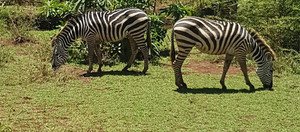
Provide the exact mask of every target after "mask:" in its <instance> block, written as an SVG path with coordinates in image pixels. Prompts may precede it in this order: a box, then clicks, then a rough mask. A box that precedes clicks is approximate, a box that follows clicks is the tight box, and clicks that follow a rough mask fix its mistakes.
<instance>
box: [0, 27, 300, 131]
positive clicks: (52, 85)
mask: <svg viewBox="0 0 300 132" xmlns="http://www.w3.org/2000/svg"><path fill="white" fill-rule="evenodd" d="M53 33H54V32H39V33H37V32H33V34H36V36H35V37H34V38H35V42H34V43H32V42H30V43H26V44H22V45H12V44H9V43H7V42H6V41H1V43H0V48H1V49H0V51H1V52H0V131H300V110H299V106H300V89H299V88H300V84H299V80H300V76H299V75H292V74H276V75H275V77H274V79H275V80H274V81H275V84H274V85H275V86H274V89H275V91H265V90H262V89H261V87H262V85H261V83H260V81H259V80H258V77H257V76H256V75H255V73H254V72H251V73H250V79H251V81H252V82H253V84H254V85H255V86H256V89H257V91H256V92H254V93H251V92H249V90H248V87H247V85H245V83H244V81H243V76H242V74H241V72H240V73H238V74H230V75H228V77H227V80H226V82H227V87H228V90H227V91H225V92H224V91H222V90H221V86H220V84H219V78H220V76H221V75H220V74H203V73H198V72H196V71H193V70H192V69H190V68H189V67H184V73H185V74H184V79H185V81H186V83H187V84H188V87H189V89H188V90H187V91H177V90H176V89H177V88H176V86H175V84H174V75H173V70H172V69H171V67H170V66H169V65H168V64H169V61H168V60H169V59H168V58H162V60H161V61H160V63H161V64H160V65H150V69H149V71H148V74H147V75H142V74H140V72H139V71H141V70H142V67H143V65H142V64H141V65H135V66H134V67H132V68H131V69H130V70H131V71H130V72H126V73H124V72H121V69H122V68H123V67H124V66H125V64H122V63H121V64H119V65H116V66H113V67H104V68H103V70H104V73H103V75H102V76H97V75H95V76H91V77H85V76H84V73H85V70H86V69H87V66H85V65H77V64H67V65H65V66H64V67H63V68H61V69H60V70H59V71H58V72H57V73H53V72H52V70H51V65H50V59H49V58H50V55H51V47H50V43H48V41H50V40H49V38H50V37H49V36H51V35H52V34H53ZM191 59H196V58H195V55H192V56H191V57H190V60H191ZM187 63H188V61H187Z"/></svg>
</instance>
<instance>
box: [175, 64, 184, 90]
mask: <svg viewBox="0 0 300 132" xmlns="http://www.w3.org/2000/svg"><path fill="white" fill-rule="evenodd" d="M182 64H183V61H178V60H177V59H176V60H175V61H174V62H173V70H174V73H175V84H176V86H177V87H178V89H186V88H187V85H186V83H184V81H183V78H182V72H181V67H182Z"/></svg>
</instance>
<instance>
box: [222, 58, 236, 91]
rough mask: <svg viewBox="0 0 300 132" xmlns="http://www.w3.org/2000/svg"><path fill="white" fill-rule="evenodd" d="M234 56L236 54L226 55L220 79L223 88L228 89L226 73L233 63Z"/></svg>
mask: <svg viewBox="0 0 300 132" xmlns="http://www.w3.org/2000/svg"><path fill="white" fill-rule="evenodd" d="M233 57H234V56H233V55H230V54H226V56H225V62H224V66H223V73H222V77H221V79H220V84H221V85H222V89H223V90H226V89H227V87H226V85H225V77H226V73H227V71H228V69H229V67H230V63H231V61H232V59H233Z"/></svg>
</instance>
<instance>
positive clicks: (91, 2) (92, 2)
mask: <svg viewBox="0 0 300 132" xmlns="http://www.w3.org/2000/svg"><path fill="white" fill-rule="evenodd" d="M114 1H115V0H72V1H71V3H72V4H74V6H73V11H75V12H85V11H87V10H97V11H102V10H109V9H112V7H113V2H114Z"/></svg>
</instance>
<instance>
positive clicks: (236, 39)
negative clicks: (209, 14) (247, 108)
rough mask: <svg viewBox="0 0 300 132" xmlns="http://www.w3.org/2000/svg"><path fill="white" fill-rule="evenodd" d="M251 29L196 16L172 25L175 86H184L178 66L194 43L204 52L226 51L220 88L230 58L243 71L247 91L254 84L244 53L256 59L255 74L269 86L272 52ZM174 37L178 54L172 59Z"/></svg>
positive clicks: (224, 52)
mask: <svg viewBox="0 0 300 132" xmlns="http://www.w3.org/2000/svg"><path fill="white" fill-rule="evenodd" d="M255 35H256V33H255V32H253V33H252V32H251V33H249V32H248V31H247V30H246V29H245V28H243V27H242V26H241V25H240V24H238V23H235V22H227V21H215V20H208V19H204V18H199V17H187V18H183V19H181V20H179V21H177V22H176V23H175V25H174V27H173V32H172V44H171V61H172V65H173V69H174V72H175V81H176V85H177V86H178V87H179V88H185V87H186V84H185V83H184V81H183V79H182V73H181V67H182V64H183V61H184V60H185V59H186V57H187V56H188V54H189V52H190V51H191V50H192V48H193V47H194V46H195V47H197V48H198V49H199V50H200V51H201V52H204V53H207V54H214V55H221V54H226V57H225V63H224V67H223V74H222V77H221V80H220V83H221V85H222V88H223V89H226V86H225V76H226V73H227V71H228V68H229V67H230V63H231V61H232V59H233V58H234V57H236V58H237V61H238V62H239V64H240V66H241V70H242V72H243V74H244V77H245V81H246V84H247V85H248V86H249V87H250V89H251V90H254V86H253V85H252V83H251V82H250V80H249V77H248V73H247V66H246V55H247V54H249V53H250V54H251V55H252V57H253V59H254V60H255V61H256V62H257V66H258V69H257V74H258V76H259V78H260V79H261V82H262V83H263V85H264V87H265V88H269V89H272V84H273V80H272V78H273V77H272V61H273V59H274V58H275V54H274V52H273V51H272V49H271V48H270V47H269V46H268V45H266V44H265V42H264V41H263V40H261V38H260V37H259V36H258V35H256V36H255ZM174 37H175V40H176V41H177V47H178V54H177V56H176V58H175V49H174Z"/></svg>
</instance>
